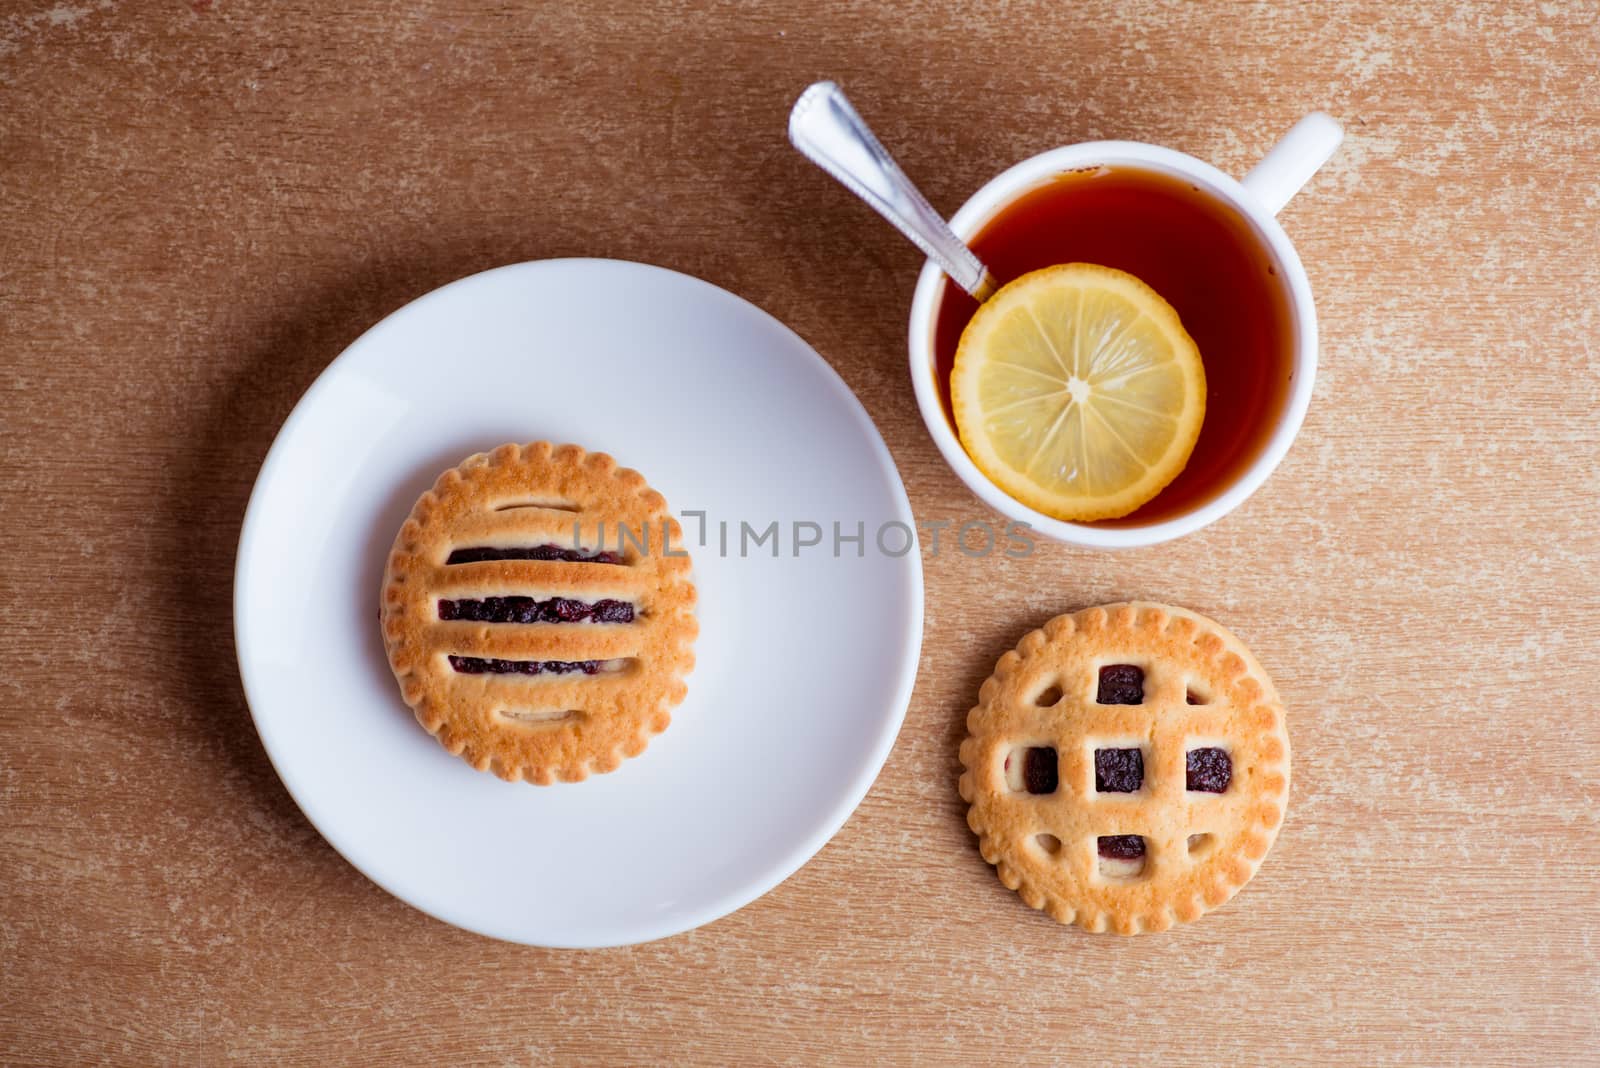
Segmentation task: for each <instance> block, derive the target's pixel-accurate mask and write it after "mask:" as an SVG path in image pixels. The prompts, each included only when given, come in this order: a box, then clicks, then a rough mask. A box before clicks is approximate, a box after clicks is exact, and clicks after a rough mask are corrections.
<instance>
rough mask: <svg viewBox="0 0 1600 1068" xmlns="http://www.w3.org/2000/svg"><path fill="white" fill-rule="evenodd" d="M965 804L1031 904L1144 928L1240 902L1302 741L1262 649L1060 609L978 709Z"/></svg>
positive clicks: (1099, 924) (1121, 930) (1168, 625)
mask: <svg viewBox="0 0 1600 1068" xmlns="http://www.w3.org/2000/svg"><path fill="white" fill-rule="evenodd" d="M967 731H968V737H967V738H966V740H965V741H963V742H962V744H961V763H962V765H963V767H964V768H965V769H966V770H965V771H964V772H963V774H962V776H961V781H960V788H961V796H962V798H964V799H965V800H966V801H967V802H968V803H969V804H970V806H971V807H970V808H969V809H968V812H967V823H968V824H969V825H970V826H971V827H972V830H973V831H974V832H975V833H976V834H977V835H978V839H979V848H980V849H981V851H982V853H983V858H984V859H985V860H987V861H988V862H989V863H991V864H993V865H994V866H995V869H996V872H997V874H998V875H999V877H1000V881H1001V882H1002V883H1004V884H1005V885H1006V886H1007V887H1009V888H1010V889H1012V890H1015V891H1016V892H1017V894H1018V895H1019V896H1020V897H1021V898H1022V900H1023V901H1024V902H1026V903H1027V904H1028V905H1030V906H1032V907H1033V908H1036V909H1043V910H1044V911H1046V912H1048V913H1049V914H1050V915H1051V916H1053V917H1054V918H1055V919H1057V920H1059V921H1061V922H1062V923H1076V924H1077V925H1079V926H1080V927H1082V928H1084V929H1085V930H1089V931H1115V932H1117V933H1118V934H1138V933H1140V932H1142V931H1161V930H1165V929H1166V928H1168V927H1171V926H1172V925H1173V924H1174V923H1178V922H1186V921H1189V920H1193V919H1196V918H1198V917H1199V916H1201V915H1203V914H1204V913H1206V912H1209V911H1210V910H1211V909H1214V908H1216V907H1217V906H1218V905H1221V904H1222V903H1223V902H1225V901H1227V900H1228V899H1229V898H1231V897H1232V896H1233V895H1234V894H1236V893H1237V892H1238V891H1239V889H1240V887H1242V886H1244V884H1245V883H1246V882H1248V881H1249V880H1250V878H1251V876H1253V875H1254V874H1255V872H1256V869H1257V868H1258V867H1259V866H1260V864H1261V861H1262V859H1263V858H1264V857H1265V856H1266V855H1267V850H1269V849H1270V848H1271V847H1272V843H1273V840H1274V839H1275V838H1276V837H1277V833H1278V828H1279V826H1280V825H1281V824H1282V822H1283V815H1284V808H1285V805H1286V804H1287V802H1288V797H1289V735H1288V730H1287V727H1286V725H1285V722H1284V710H1283V708H1282V706H1281V705H1280V704H1279V701H1278V694H1277V690H1276V689H1275V688H1274V687H1273V685H1272V680H1271V679H1270V678H1268V677H1267V674H1266V672H1265V671H1263V670H1262V668H1261V665H1260V664H1259V663H1257V662H1256V659H1255V657H1254V656H1252V655H1251V653H1250V650H1249V649H1247V648H1246V647H1245V646H1244V644H1243V643H1242V642H1240V641H1239V639H1237V638H1235V637H1234V636H1233V635H1232V634H1230V633H1228V631H1227V630H1225V629H1224V628H1223V627H1222V626H1221V625H1220V624H1218V623H1216V622H1214V621H1212V620H1210V619H1207V618H1206V617H1204V616H1202V615H1199V614H1198V613H1195V612H1190V611H1188V610H1186V609H1182V608H1174V607H1171V606H1168V605H1160V604H1150V603H1144V602H1136V603H1128V604H1113V605H1105V606H1102V607H1099V608H1089V609H1085V610H1083V611H1081V612H1078V613H1075V614H1073V615H1063V616H1058V617H1056V618H1055V619H1052V620H1051V621H1050V622H1048V623H1046V624H1045V625H1044V626H1043V627H1042V628H1040V629H1039V630H1035V631H1033V632H1032V633H1030V634H1028V635H1026V636H1025V637H1024V638H1023V639H1022V641H1021V642H1019V643H1018V644H1017V647H1016V648H1015V649H1014V650H1012V651H1011V652H1008V653H1006V654H1005V655H1004V656H1002V657H1001V658H1000V661H999V663H998V664H996V665H995V671H994V674H993V675H992V676H990V678H989V679H988V680H987V681H986V682H984V684H983V687H982V689H981V690H980V691H979V696H978V706H977V707H976V708H974V709H973V710H972V711H971V712H970V713H969V714H968V716H967Z"/></svg>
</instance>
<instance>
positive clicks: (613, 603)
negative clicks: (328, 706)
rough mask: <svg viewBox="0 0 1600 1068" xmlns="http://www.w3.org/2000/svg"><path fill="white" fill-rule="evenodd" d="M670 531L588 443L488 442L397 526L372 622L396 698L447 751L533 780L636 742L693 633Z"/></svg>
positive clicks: (623, 752) (662, 717)
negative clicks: (377, 622)
mask: <svg viewBox="0 0 1600 1068" xmlns="http://www.w3.org/2000/svg"><path fill="white" fill-rule="evenodd" d="M689 567H690V561H689V557H688V553H687V551H686V550H685V549H684V548H683V534H682V530H681V529H680V528H679V526H678V523H677V521H676V520H674V519H673V518H672V517H671V516H670V515H669V514H668V512H667V502H666V501H665V500H664V499H663V498H662V496H661V494H659V493H657V492H656V491H655V490H653V489H651V488H650V487H649V486H648V485H646V484H645V480H644V476H642V475H640V474H639V473H638V472H637V471H631V470H628V469H626V468H621V467H618V466H617V463H616V461H615V460H613V459H612V458H611V457H609V456H607V455H605V454H604V453H586V452H584V450H583V449H580V448H579V447H578V446H576V445H562V446H560V447H559V448H558V447H555V446H552V445H551V444H550V443H549V442H545V441H541V442H537V443H535V444H532V445H524V446H517V445H502V446H500V447H499V448H497V449H495V450H494V451H493V452H490V453H479V454H477V455H475V456H471V457H468V458H467V459H466V460H465V461H463V462H462V463H461V465H460V466H458V467H454V468H451V469H450V470H448V471H446V472H445V473H444V474H442V475H440V476H439V479H438V481H437V482H435V483H434V486H433V488H432V489H431V490H429V491H428V492H427V493H424V494H423V495H422V497H421V499H419V500H418V501H417V504H416V507H415V508H413V509H412V511H411V516H410V518H408V519H407V520H406V521H405V524H404V525H403V526H402V527H401V528H400V534H399V536H398V537H397V538H396V539H395V544H394V549H393V551H392V552H391V553H390V555H389V566H388V569H387V571H386V573H385V575H384V582H383V594H382V626H383V636H384V642H385V644H386V646H387V648H388V652H389V665H390V667H392V668H393V669H394V674H395V678H396V679H397V680H398V681H399V683H400V691H401V694H402V695H403V696H404V698H405V701H406V703H407V704H408V705H410V706H411V708H412V711H414V712H415V713H416V716H417V720H418V722H420V723H421V724H422V725H423V726H424V727H426V728H427V729H428V730H429V731H430V732H431V733H432V734H433V735H434V737H436V738H437V739H438V740H439V743H440V744H441V745H443V746H444V747H445V748H446V749H448V750H449V751H450V752H452V753H455V754H457V755H458V756H460V757H461V758H462V759H464V760H466V761H467V762H468V763H469V764H471V765H472V766H473V767H475V768H477V769H478V770H480V771H484V770H488V771H493V772H494V773H495V774H496V775H499V776H500V777H501V778H504V779H525V780H527V781H528V782H534V783H540V784H548V783H549V782H551V781H552V780H553V779H561V780H564V781H568V782H573V781H577V780H579V779H583V778H585V777H586V776H587V775H588V774H589V772H591V771H596V772H603V771H611V770H613V769H614V768H616V767H617V765H618V764H620V763H621V762H622V759H623V758H624V757H631V756H637V755H638V754H639V753H641V752H643V751H644V748H645V745H646V744H647V742H648V741H649V739H650V737H651V736H652V735H655V734H658V733H660V732H661V731H663V730H665V729H666V727H667V724H668V723H669V722H670V720H671V713H670V711H669V710H670V709H671V708H672V707H673V706H675V705H676V704H678V702H680V701H681V700H683V697H684V694H685V692H686V687H685V684H684V681H683V677H684V675H686V674H687V673H688V672H689V670H690V669H691V668H692V667H693V666H694V654H693V652H692V651H691V645H692V643H693V641H694V638H695V635H696V634H697V632H698V625H697V623H696V620H695V617H694V602H695V589H694V586H693V584H692V583H691V582H690V581H689Z"/></svg>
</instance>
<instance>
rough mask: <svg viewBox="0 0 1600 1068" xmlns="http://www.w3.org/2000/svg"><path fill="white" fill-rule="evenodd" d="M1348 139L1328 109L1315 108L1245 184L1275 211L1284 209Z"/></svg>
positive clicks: (1252, 169)
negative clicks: (1327, 111) (1323, 110)
mask: <svg viewBox="0 0 1600 1068" xmlns="http://www.w3.org/2000/svg"><path fill="white" fill-rule="evenodd" d="M1343 140H1344V130H1343V128H1341V127H1340V125H1339V124H1338V123H1337V122H1335V121H1334V119H1333V116H1331V115H1329V114H1327V113H1326V112H1321V111H1313V112H1312V113H1311V114H1309V115H1307V116H1306V117H1305V118H1303V119H1301V120H1300V121H1299V122H1297V123H1295V124H1294V128H1293V129H1291V130H1290V131H1289V132H1288V133H1286V134H1284V135H1283V138H1282V140H1280V141H1279V142H1278V143H1277V144H1275V145H1273V146H1272V151H1271V152H1268V153H1267V155H1266V157H1265V158H1264V159H1262V161H1261V162H1260V163H1257V164H1256V165H1255V166H1254V167H1253V168H1251V170H1250V173H1249V174H1247V175H1245V176H1244V182H1243V184H1244V187H1245V188H1246V189H1248V190H1250V195H1251V196H1253V197H1254V198H1255V199H1256V202H1257V203H1259V204H1260V205H1261V206H1262V207H1263V208H1265V209H1266V210H1267V211H1268V212H1270V213H1271V214H1273V215H1276V214H1278V212H1280V211H1282V210H1283V206H1284V205H1285V204H1287V203H1289V201H1290V199H1291V198H1293V196H1294V195H1295V194H1296V193H1298V192H1300V187H1301V186H1303V185H1305V184H1306V183H1307V182H1309V181H1310V180H1311V176H1312V175H1313V174H1316V173H1317V168H1319V167H1321V166H1322V165H1323V164H1324V163H1326V162H1328V157H1329V156H1332V155H1333V150H1334V149H1336V148H1338V147H1339V142H1340V141H1343Z"/></svg>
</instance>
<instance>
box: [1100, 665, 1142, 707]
mask: <svg viewBox="0 0 1600 1068" xmlns="http://www.w3.org/2000/svg"><path fill="white" fill-rule="evenodd" d="M1095 700H1096V701H1099V702H1100V703H1101V704H1103V705H1142V704H1144V668H1142V667H1137V666H1136V665H1133V664H1107V665H1106V666H1105V667H1103V668H1101V669H1100V693H1099V696H1097V697H1096V698H1095Z"/></svg>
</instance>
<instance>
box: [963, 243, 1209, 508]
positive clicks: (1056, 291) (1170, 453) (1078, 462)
mask: <svg viewBox="0 0 1600 1068" xmlns="http://www.w3.org/2000/svg"><path fill="white" fill-rule="evenodd" d="M950 397H951V401H952V404H953V407H954V408H955V417H956V430H957V431H958V432H959V434H960V435H961V444H962V445H964V446H965V447H966V450H967V453H968V454H969V455H970V456H971V457H972V462H973V463H975V464H977V465H978V467H979V469H980V470H982V471H983V473H984V474H985V475H987V476H988V477H989V478H990V479H991V480H992V481H993V482H994V483H995V484H996V485H998V486H999V487H1000V488H1001V489H1003V490H1005V491H1006V492H1007V493H1009V494H1010V495H1011V496H1013V497H1015V498H1016V499H1017V500H1019V501H1021V502H1022V503H1024V504H1026V505H1028V506H1029V507H1031V508H1034V509H1037V510H1038V511H1040V512H1043V513H1045V514H1046V515H1050V516H1054V517H1055V518H1057V519H1067V520H1090V519H1113V518H1115V517H1117V516H1123V515H1127V514H1128V513H1129V512H1131V511H1133V510H1134V509H1136V508H1138V507H1139V506H1140V505H1141V504H1144V503H1145V502H1146V501H1148V500H1149V499H1150V498H1152V497H1154V496H1155V495H1156V494H1157V493H1159V492H1161V489H1162V487H1163V486H1165V485H1166V484H1167V483H1169V482H1171V481H1172V480H1173V479H1174V478H1176V477H1177V475H1178V472H1180V471H1182V470H1183V465H1184V464H1186V463H1188V462H1189V454H1190V453H1192V452H1193V451H1194V443H1195V441H1196V439H1198V438H1199V436H1200V423H1201V421H1202V420H1203V419H1204V418H1205V412H1206V373H1205V368H1204V367H1203V366H1202V365H1201V363H1200V350H1199V349H1198V348H1196V347H1195V343H1194V341H1193V339H1191V338H1190V337H1189V335H1188V333H1186V332H1185V331H1184V329H1183V324H1182V323H1181V322H1179V321H1178V313H1177V312H1175V311H1173V310H1172V305H1170V304H1168V303H1167V302H1166V301H1164V300H1162V299H1161V296H1160V294H1158V293H1157V292H1156V291H1155V290H1153V289H1151V288H1150V287H1149V286H1147V285H1145V284H1144V283H1143V282H1141V281H1139V279H1137V278H1135V277H1134V276H1133V275H1131V274H1128V273H1127V272H1126V271H1118V270H1114V269H1112V268H1110V267H1101V266H1098V265H1097V264H1092V263H1067V264H1062V265H1060V266H1057V267H1046V268H1045V269H1044V270H1041V271H1034V272H1032V273H1030V274H1025V275H1023V276H1022V277H1021V278H1018V279H1016V280H1015V281H1013V282H1011V283H1009V284H1008V285H1006V286H1005V287H1004V288H1003V289H1001V290H1000V291H999V292H998V293H996V294H995V295H994V296H993V297H990V298H989V300H988V301H987V302H985V303H984V304H983V305H982V306H981V307H980V308H979V309H978V312H977V314H976V315H974V316H973V317H972V321H971V322H970V323H968V324H967V328H966V330H965V331H964V332H963V333H962V335H961V344H960V347H959V348H957V349H956V360H955V369H954V371H952V372H951V377H950Z"/></svg>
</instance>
